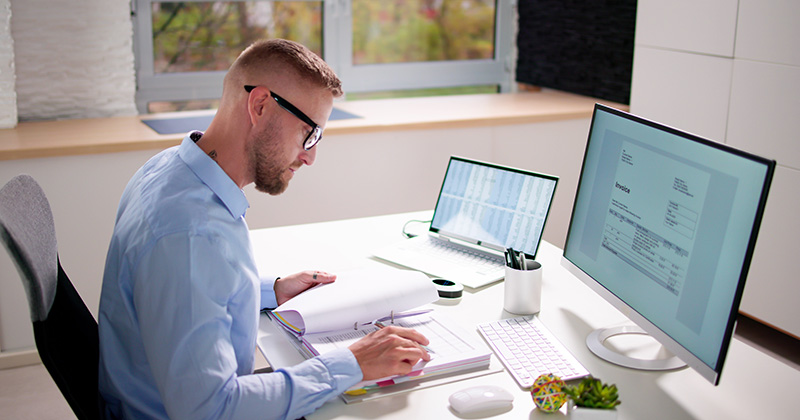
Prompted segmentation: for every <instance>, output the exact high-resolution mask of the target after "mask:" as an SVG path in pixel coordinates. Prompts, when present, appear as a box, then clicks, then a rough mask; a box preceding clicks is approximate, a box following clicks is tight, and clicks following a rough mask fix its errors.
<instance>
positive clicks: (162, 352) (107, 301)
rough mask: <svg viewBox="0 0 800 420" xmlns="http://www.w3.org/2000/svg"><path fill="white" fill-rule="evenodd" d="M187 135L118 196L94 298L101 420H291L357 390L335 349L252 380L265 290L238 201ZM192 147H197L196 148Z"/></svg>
mask: <svg viewBox="0 0 800 420" xmlns="http://www.w3.org/2000/svg"><path fill="white" fill-rule="evenodd" d="M200 134H201V133H199V132H196V133H192V134H191V135H187V136H186V138H184V140H183V142H182V143H181V145H180V146H176V147H173V148H171V149H167V150H165V151H163V152H161V153H159V154H158V155H156V156H154V157H153V158H152V159H150V161H148V162H147V163H146V164H145V165H144V166H143V167H142V168H141V169H140V170H139V171H138V172H137V173H136V174H135V175H134V176H133V178H132V179H131V181H130V183H129V184H128V186H127V187H126V188H125V192H124V193H123V196H122V199H121V201H120V205H119V210H118V212H117V220H116V226H115V228H114V235H113V237H112V239H111V244H110V246H109V251H108V256H107V260H106V268H105V275H104V277H103V290H102V294H101V297H100V311H99V316H98V327H99V332H100V367H99V372H100V373H99V384H100V391H101V393H102V394H103V396H104V398H105V400H106V404H107V409H106V415H107V417H122V418H129V419H144V418H153V419H167V418H172V419H234V418H241V419H284V418H288V419H294V418H298V417H301V416H304V415H306V414H308V413H310V412H312V411H314V410H315V409H316V408H318V407H319V406H320V405H322V404H323V403H324V402H325V401H327V400H328V399H330V398H332V397H334V396H336V395H338V394H340V393H342V392H343V391H345V390H346V389H347V388H349V387H351V386H353V385H354V384H356V383H357V382H358V381H360V380H361V377H362V376H361V369H360V368H359V367H358V364H357V362H356V360H355V357H354V356H353V354H352V353H351V352H350V351H349V350H347V349H342V350H341V351H336V352H333V353H329V354H326V355H324V356H322V357H318V358H315V359H311V360H307V361H305V362H303V363H301V364H299V365H297V366H294V367H291V368H287V369H281V370H278V371H277V372H275V373H269V374H257V375H255V374H252V373H253V364H254V357H255V348H256V335H257V330H258V319H259V309H260V308H263V307H275V294H274V292H273V290H272V284H273V282H274V279H270V280H266V281H263V282H262V280H260V278H259V275H258V272H257V269H256V265H255V261H254V260H253V253H252V249H251V248H250V237H249V232H248V229H247V224H246V223H245V221H244V214H245V211H246V210H247V207H248V202H247V199H246V198H245V195H244V192H243V191H242V190H241V189H239V188H238V187H237V186H236V184H235V183H234V182H233V181H232V180H231V179H230V178H229V177H228V176H227V174H225V172H224V171H223V170H222V169H221V168H220V167H219V166H218V165H217V164H216V162H214V161H213V160H212V159H211V158H210V157H208V156H207V155H206V154H205V153H204V152H203V151H202V149H200V148H199V147H198V146H197V145H196V144H195V143H194V141H193V139H192V136H197V137H199V135H200ZM197 137H194V138H195V139H196V138H197Z"/></svg>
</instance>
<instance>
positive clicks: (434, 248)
mask: <svg viewBox="0 0 800 420" xmlns="http://www.w3.org/2000/svg"><path fill="white" fill-rule="evenodd" d="M419 250H420V251H423V252H428V253H430V255H431V256H433V257H436V258H439V259H442V260H445V261H449V262H453V263H456V264H465V265H472V266H478V267H481V270H480V271H482V272H494V271H503V270H504V261H503V259H502V258H501V257H496V256H493V255H487V254H484V253H482V252H478V251H474V250H471V249H469V248H465V247H459V246H456V245H453V244H451V243H450V242H447V241H442V240H437V239H434V238H430V237H429V238H428V240H427V241H420V242H419Z"/></svg>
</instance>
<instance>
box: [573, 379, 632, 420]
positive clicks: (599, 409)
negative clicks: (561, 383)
mask: <svg viewBox="0 0 800 420" xmlns="http://www.w3.org/2000/svg"><path fill="white" fill-rule="evenodd" d="M563 391H564V394H566V395H567V397H569V401H570V403H569V416H570V418H571V419H573V420H576V419H592V420H600V419H602V420H607V419H608V420H612V419H616V418H617V410H616V407H617V406H618V405H619V404H620V402H621V401H620V400H619V392H618V391H617V386H616V385H614V384H611V385H608V384H604V383H603V382H602V381H601V380H599V379H597V378H592V377H588V378H584V379H583V380H582V381H581V382H580V383H579V384H578V385H567V386H565V387H564V388H563Z"/></svg>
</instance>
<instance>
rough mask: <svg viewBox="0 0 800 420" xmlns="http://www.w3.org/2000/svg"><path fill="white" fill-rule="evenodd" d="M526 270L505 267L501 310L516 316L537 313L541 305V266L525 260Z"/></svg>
mask: <svg viewBox="0 0 800 420" xmlns="http://www.w3.org/2000/svg"><path fill="white" fill-rule="evenodd" d="M526 262H527V270H517V269H515V268H511V267H506V278H505V284H504V285H503V287H504V298H503V309H505V310H506V311H507V312H510V313H512V314H517V315H531V314H535V313H537V312H539V309H540V307H541V303H542V265H541V264H539V263H538V262H536V261H534V260H531V259H527V260H526Z"/></svg>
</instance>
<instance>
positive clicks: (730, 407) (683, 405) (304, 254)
mask: <svg viewBox="0 0 800 420" xmlns="http://www.w3.org/2000/svg"><path fill="white" fill-rule="evenodd" d="M425 217H428V218H429V217H430V212H417V213H406V214H398V215H390V216H379V217H371V218H363V219H353V220H343V221H336V222H325V223H314V224H307V225H298V226H289V227H279V228H271V229H261V230H255V231H253V232H252V240H253V246H254V251H255V255H256V258H257V259H258V260H259V261H258V263H259V269H260V270H265V271H264V272H265V273H275V274H276V275H280V274H286V273H292V272H296V271H301V270H305V269H319V270H325V271H330V272H334V273H335V272H338V271H343V270H346V269H348V268H356V267H360V266H366V265H372V264H383V263H381V262H379V261H378V260H375V259H372V258H370V251H371V250H372V249H374V248H375V247H377V246H380V245H382V244H386V243H389V242H391V241H398V240H402V236H401V233H400V232H401V229H402V227H403V224H404V223H405V222H406V221H408V220H410V219H421V218H422V219H424V218H425ZM560 258H561V250H560V249H558V248H556V247H555V246H553V245H551V244H549V243H544V242H543V243H542V247H541V249H540V251H539V255H538V258H537V259H538V260H539V261H540V262H541V263H542V266H543V269H544V273H543V274H544V277H543V279H544V280H543V290H542V310H541V312H540V314H539V315H540V317H541V319H542V321H543V322H544V324H545V325H546V326H547V327H548V328H549V329H550V330H551V331H552V332H553V333H554V334H555V335H556V336H557V337H558V338H559V339H560V340H561V341H562V342H563V343H564V344H565V345H566V346H567V348H569V349H570V350H571V351H572V353H573V354H574V355H575V356H576V357H577V358H578V360H580V361H581V362H582V363H583V364H584V365H585V366H586V367H587V368H588V369H589V371H590V372H592V374H593V375H594V376H595V377H598V378H600V379H602V380H603V381H605V382H609V383H616V384H617V386H618V387H619V389H620V396H621V400H622V405H620V406H619V417H618V418H619V419H620V420H625V419H671V420H675V419H714V420H716V419H762V418H770V419H789V418H796V417H795V416H796V412H797V410H796V409H795V407H794V405H795V404H796V401H797V399H796V391H795V390H796V387H797V384H798V383H800V371H797V370H796V369H794V368H792V367H789V366H787V365H786V364H784V363H782V362H780V361H778V360H776V359H774V358H772V357H770V356H768V355H767V354H765V353H763V352H761V351H759V350H756V349H754V348H753V347H751V346H749V345H748V344H745V343H744V342H742V341H740V340H738V339H734V341H733V343H732V344H731V347H730V350H729V352H728V357H727V361H726V364H725V368H724V370H723V373H722V379H721V382H720V385H719V386H717V387H714V386H712V385H711V384H709V383H708V382H707V381H705V380H704V379H703V378H701V377H700V375H698V374H697V373H695V372H694V371H692V370H690V369H682V370H678V371H672V372H666V373H664V372H645V371H636V370H631V369H627V368H622V367H618V366H615V365H612V364H610V363H608V362H605V361H603V360H600V359H598V358H597V357H595V356H594V355H593V354H592V353H590V352H589V350H588V349H587V347H586V345H585V344H584V340H585V338H586V335H587V334H589V332H591V331H592V330H594V329H595V328H599V327H604V326H609V325H612V324H616V323H620V322H624V321H625V320H626V319H625V317H624V316H623V315H622V314H621V313H619V312H618V311H617V310H616V309H614V308H612V307H611V306H610V305H609V304H607V303H606V302H605V301H604V300H602V299H601V298H599V297H598V296H597V295H595V294H594V293H593V292H592V291H590V290H589V289H588V288H587V287H586V286H584V285H583V284H582V283H580V282H579V281H578V280H577V279H575V278H574V277H573V276H572V275H570V274H569V273H567V272H566V270H565V269H563V268H562V267H561V265H560ZM432 306H434V307H435V308H436V310H437V311H441V312H444V313H446V314H448V315H450V316H451V317H452V318H454V319H458V320H460V321H461V322H462V323H463V326H464V327H465V329H467V330H469V331H472V332H473V333H474V334H475V335H476V336H477V335H478V333H477V331H475V325H476V324H478V323H481V322H486V321H489V320H494V319H500V318H509V317H512V316H513V315H511V314H509V313H507V312H504V311H503V283H502V282H500V283H496V284H494V285H490V286H487V287H484V288H482V289H478V290H471V289H467V290H465V293H464V296H463V298H462V301H461V302H460V303H459V304H457V305H441V304H436V303H434V304H432ZM273 331H274V330H272V327H271V326H270V321H269V320H268V319H267V318H266V317H265V316H262V320H261V328H260V334H259V346H260V347H261V344H262V343H266V342H267V341H269V340H271V342H273V343H274V342H275V336H272V335H271V333H272V332H273ZM281 339H283V338H282V337H281ZM479 340H480V339H479ZM271 347H274V346H271ZM277 347H278V350H271V351H270V352H269V353H270V354H265V357H266V358H267V360H268V361H269V362H270V364H271V365H272V366H274V367H280V366H284V365H286V364H291V363H296V362H297V361H299V360H302V358H301V357H300V355H299V354H298V353H297V352H296V351H295V350H294V349H293V348H292V347H291V345H290V344H288V343H285V345H284V346H281V345H278V346H277ZM281 348H282V349H283V351H281V350H280V349H281ZM262 349H263V348H262ZM493 357H494V356H493ZM482 383H486V384H495V385H500V386H503V387H505V388H506V389H508V390H509V391H511V392H512V393H513V394H514V395H515V399H514V407H513V409H512V410H510V411H506V412H501V413H492V415H491V416H488V417H490V418H492V419H496V418H503V419H505V418H509V419H511V418H514V419H536V418H542V419H555V418H563V417H564V414H563V413H555V414H552V415H548V414H544V413H542V412H540V411H538V410H536V409H535V405H534V404H533V401H532V400H531V398H530V394H529V393H528V392H526V391H524V390H522V389H520V388H519V387H518V386H517V384H516V382H514V380H513V379H512V378H511V376H510V375H509V374H508V373H507V372H505V371H502V372H498V373H494V374H490V375H486V376H482V377H478V378H473V379H469V380H464V381H459V382H454V383H448V384H444V385H440V386H436V387H432V388H425V389H421V390H416V391H411V392H407V393H403V394H399V395H394V396H389V397H385V398H381V399H377V400H373V401H368V402H362V403H356V404H349V405H347V404H344V402H343V401H342V400H341V399H338V398H337V399H334V400H331V401H330V402H328V403H326V404H325V405H324V406H322V407H321V408H320V409H319V410H317V411H316V412H315V413H314V414H312V415H310V416H308V418H309V420H317V419H328V418H338V419H359V420H361V419H367V418H369V419H371V418H381V419H398V420H408V419H417V420H420V419H436V420H438V419H446V418H459V416H458V415H456V413H455V412H453V411H452V410H451V409H450V408H449V404H448V402H447V398H448V397H449V396H450V394H452V393H453V392H455V391H457V390H459V389H462V388H465V387H468V386H472V385H476V384H482ZM749 384H751V385H749ZM770 395H771V396H770ZM488 417H487V418H488ZM461 418H464V417H461ZM471 418H483V417H471Z"/></svg>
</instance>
